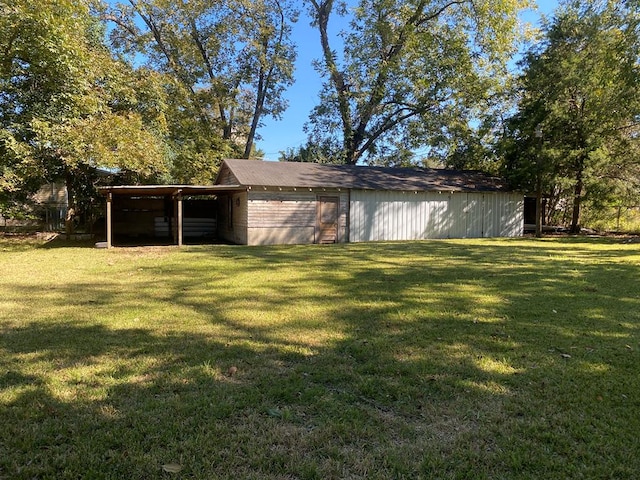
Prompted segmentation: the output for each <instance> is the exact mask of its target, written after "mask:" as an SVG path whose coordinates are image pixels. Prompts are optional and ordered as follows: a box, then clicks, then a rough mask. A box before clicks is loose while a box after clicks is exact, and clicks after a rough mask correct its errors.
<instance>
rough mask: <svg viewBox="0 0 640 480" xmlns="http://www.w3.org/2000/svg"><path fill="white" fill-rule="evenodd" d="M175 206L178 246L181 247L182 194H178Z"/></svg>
mask: <svg viewBox="0 0 640 480" xmlns="http://www.w3.org/2000/svg"><path fill="white" fill-rule="evenodd" d="M177 205H178V246H179V247H181V246H182V223H183V222H182V193H181V191H179V192H178V197H177Z"/></svg>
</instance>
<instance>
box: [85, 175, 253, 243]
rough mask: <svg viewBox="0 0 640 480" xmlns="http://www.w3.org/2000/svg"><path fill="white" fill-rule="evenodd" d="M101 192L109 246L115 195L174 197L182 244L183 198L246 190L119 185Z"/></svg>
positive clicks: (178, 236)
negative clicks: (104, 200)
mask: <svg viewBox="0 0 640 480" xmlns="http://www.w3.org/2000/svg"><path fill="white" fill-rule="evenodd" d="M98 190H99V192H100V193H101V194H103V195H105V196H106V197H107V247H108V248H110V247H111V245H112V238H111V237H112V232H113V229H112V225H111V223H112V220H111V202H112V200H113V197H114V196H123V197H125V196H126V197H166V196H170V197H173V201H174V206H175V207H174V208H175V212H176V217H177V225H176V230H177V232H176V234H177V235H176V236H177V240H178V245H182V237H183V232H182V229H183V225H182V220H183V219H182V198H183V197H189V196H197V195H217V194H218V193H221V192H234V191H235V192H237V191H246V190H247V187H243V186H241V185H118V186H107V187H100V188H99V189H98Z"/></svg>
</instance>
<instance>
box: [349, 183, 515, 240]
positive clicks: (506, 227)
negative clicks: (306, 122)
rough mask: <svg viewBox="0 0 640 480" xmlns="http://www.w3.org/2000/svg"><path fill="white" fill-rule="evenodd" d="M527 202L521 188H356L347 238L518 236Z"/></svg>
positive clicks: (413, 238)
mask: <svg viewBox="0 0 640 480" xmlns="http://www.w3.org/2000/svg"><path fill="white" fill-rule="evenodd" d="M523 204H524V200H523V197H522V196H521V195H518V194H493V193H486V194H482V193H460V192H456V193H453V194H447V193H438V192H417V193H415V192H378V191H363V190H353V191H352V192H351V204H350V238H349V240H350V241H351V242H367V241H389V240H423V239H429V238H465V237H466V238H474V237H483V236H484V237H497V236H510V237H513V236H519V235H521V234H522V224H523V221H524V220H523Z"/></svg>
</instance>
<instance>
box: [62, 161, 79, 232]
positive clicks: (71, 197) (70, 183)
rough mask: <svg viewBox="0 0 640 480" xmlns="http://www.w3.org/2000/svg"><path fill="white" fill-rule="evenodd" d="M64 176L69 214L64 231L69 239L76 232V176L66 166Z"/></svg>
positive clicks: (66, 217)
mask: <svg viewBox="0 0 640 480" xmlns="http://www.w3.org/2000/svg"><path fill="white" fill-rule="evenodd" d="M64 177H65V178H64V180H65V185H66V187H67V214H66V216H65V219H64V231H65V234H66V235H67V239H69V238H70V237H71V235H73V234H74V233H75V226H74V220H75V217H76V208H77V205H76V192H75V185H74V178H73V173H72V172H71V170H70V169H69V167H66V168H65V171H64Z"/></svg>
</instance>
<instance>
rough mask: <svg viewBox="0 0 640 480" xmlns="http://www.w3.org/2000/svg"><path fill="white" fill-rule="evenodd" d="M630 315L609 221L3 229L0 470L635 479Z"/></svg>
mask: <svg viewBox="0 0 640 480" xmlns="http://www.w3.org/2000/svg"><path fill="white" fill-rule="evenodd" d="M639 327H640V244H638V243H635V244H634V243H624V242H623V241H621V240H619V239H606V240H603V239H599V240H596V239H581V238H574V239H545V240H535V239H510V240H507V239H502V240H464V241H463V240H451V241H430V242H416V243H387V244H351V245H337V246H287V247H265V248H261V247H260V248H259V247H236V246H191V247H185V248H182V249H178V248H174V247H152V248H127V249H124V248H123V249H113V250H108V251H107V250H98V249H93V248H87V247H83V246H82V245H76V246H74V245H73V244H66V245H65V244H56V243H55V242H54V243H52V244H39V243H37V242H35V243H34V242H32V243H29V244H25V243H24V242H21V243H18V242H15V241H10V240H7V239H5V240H2V239H0V335H1V336H0V427H1V428H0V479H32V478H38V479H49V478H50V479H78V478H91V479H100V478H104V479H124V478H126V479H154V478H159V479H163V478H176V479H178V478H180V479H215V478H221V479H223V478H229V479H237V478H247V479H288V478H292V479H293V478H296V479H332V478H336V479H337V478H363V479H365V478H366V479H372V478H373V479H375V478H425V479H433V478H442V479H448V478H452V479H453V478H459V479H567V478H611V479H625V478H629V479H631V478H637V475H638V472H640V456H639V455H638V452H639V451H640V437H639V435H638V432H640V375H639V369H640V337H639V331H638V329H639ZM176 465H178V466H179V467H176ZM177 469H179V470H180V471H179V472H177V473H176V472H172V471H171V470H177Z"/></svg>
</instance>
